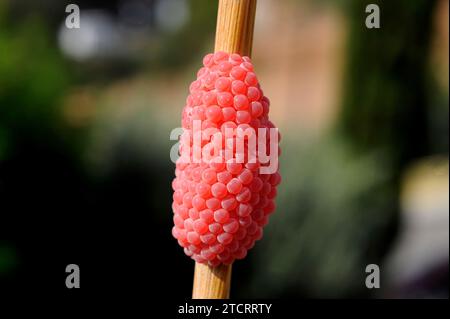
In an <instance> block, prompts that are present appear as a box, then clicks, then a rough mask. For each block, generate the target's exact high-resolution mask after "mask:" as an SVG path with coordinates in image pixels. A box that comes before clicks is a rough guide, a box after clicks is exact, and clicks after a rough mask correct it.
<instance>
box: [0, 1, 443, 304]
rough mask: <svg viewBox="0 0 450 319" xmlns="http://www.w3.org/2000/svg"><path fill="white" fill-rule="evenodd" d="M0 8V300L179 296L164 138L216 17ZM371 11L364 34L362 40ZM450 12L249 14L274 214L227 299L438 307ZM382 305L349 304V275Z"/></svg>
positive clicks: (201, 11) (331, 6)
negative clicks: (375, 24) (273, 155)
mask: <svg viewBox="0 0 450 319" xmlns="http://www.w3.org/2000/svg"><path fill="white" fill-rule="evenodd" d="M69 3H70V2H69V1H61V0H39V1H25V0H14V1H10V0H0V233H1V235H2V237H3V238H16V239H1V240H0V290H14V289H20V290H22V291H24V290H33V289H42V288H47V289H48V291H54V290H55V289H59V290H63V289H64V288H65V286H64V279H65V275H66V274H65V272H64V270H65V266H66V265H67V264H69V263H77V264H79V265H80V269H81V274H82V275H81V277H82V278H83V279H81V282H82V284H81V285H82V286H83V287H84V289H83V290H87V291H88V292H89V291H101V292H105V291H108V292H111V293H118V294H120V293H124V292H125V291H127V292H135V291H137V290H138V289H140V290H143V291H145V294H151V293H152V292H151V291H152V289H151V287H158V295H157V296H158V297H162V298H164V297H169V296H170V297H171V298H172V297H178V298H187V297H189V296H190V292H191V285H192V274H193V262H192V261H191V260H190V259H189V258H187V257H185V256H184V254H183V252H182V249H180V248H179V247H178V244H177V243H176V241H175V240H174V239H173V238H172V236H171V227H172V213H171V208H170V207H171V196H172V190H171V186H170V185H171V180H172V178H173V176H174V164H173V163H172V162H171V161H170V158H169V151H170V148H171V147H172V145H173V143H174V141H170V140H169V133H170V131H171V130H172V129H173V128H175V127H178V126H180V118H181V116H180V115H181V110H182V107H183V106H184V102H185V98H186V96H187V93H188V85H189V83H190V82H191V81H192V80H193V79H194V76H195V72H196V70H197V69H198V68H199V67H200V65H201V61H202V57H203V56H204V55H205V54H206V53H208V52H211V51H212V50H213V43H214V33H215V20H216V13H217V1H208V0H126V1H125V0H120V1H116V0H110V1H84V0H78V1H76V2H75V3H76V4H78V5H79V7H80V9H81V22H80V23H81V28H80V29H68V28H66V27H65V19H66V17H67V15H68V13H66V12H65V8H66V5H67V4H69ZM369 3H376V4H378V5H379V7H380V10H381V28H380V29H367V28H366V27H365V19H366V17H367V15H368V13H366V12H365V8H366V6H367V5H368V4H369ZM448 13H449V2H448V0H414V1H411V0H408V1H406V0H396V1H388V0H384V1H375V0H373V1H362V0H340V1H331V0H321V1H313V0H297V1H294V0H285V1H275V0H258V7H257V16H256V25H255V35H254V48H253V61H254V64H255V67H256V71H257V74H258V76H259V80H260V82H261V83H262V87H263V89H264V92H265V94H266V95H267V96H268V97H269V98H270V99H271V111H270V116H271V117H272V120H273V121H274V122H275V123H276V124H277V125H278V127H279V129H280V131H281V133H282V136H283V140H282V149H283V154H282V157H281V159H280V160H281V174H282V176H283V182H282V184H281V185H280V187H279V195H278V198H277V212H276V213H275V214H274V215H273V217H272V218H271V221H270V223H269V225H268V226H267V227H266V229H265V235H264V239H263V240H262V241H260V242H258V244H257V245H256V246H255V248H254V249H253V250H252V251H251V252H250V253H249V256H248V257H247V258H246V259H245V260H243V261H239V262H237V263H235V265H234V267H233V282H232V296H233V297H236V298H237V297H248V298H259V297H261V298H283V297H286V298H347V297H357V298H448V263H449V183H448V182H449V179H448V178H449V167H448V137H449V136H448V134H449V131H448V119H449V100H448V97H449V90H448V88H449V82H448V79H449V64H448V54H449V20H448V19H449V17H448ZM368 264H377V265H379V266H380V270H381V288H380V289H372V290H369V289H367V288H366V286H365V278H366V276H367V274H366V272H365V268H366V265H368Z"/></svg>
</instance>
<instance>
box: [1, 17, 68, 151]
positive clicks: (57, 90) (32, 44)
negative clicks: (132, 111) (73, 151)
mask: <svg viewBox="0 0 450 319" xmlns="http://www.w3.org/2000/svg"><path fill="white" fill-rule="evenodd" d="M68 83H69V75H68V72H67V70H66V68H65V64H64V61H63V60H62V57H61V56H60V55H59V53H58V51H57V49H56V47H55V45H54V44H53V43H52V42H51V41H50V40H49V32H48V30H47V29H46V27H45V25H44V24H43V23H42V21H41V20H40V19H38V18H35V17H30V18H28V19H26V20H25V21H23V22H21V23H20V24H18V25H13V24H11V23H8V17H7V16H6V14H5V10H4V9H3V10H0V158H5V157H6V156H7V152H8V150H9V151H12V150H13V149H14V147H15V144H16V143H17V140H16V139H18V138H20V136H23V135H24V132H33V135H34V137H35V138H42V137H44V136H49V134H54V130H55V129H57V127H58V116H59V113H60V110H59V105H60V102H61V98H62V96H63V95H64V94H65V93H66V89H67V86H68ZM21 132H22V133H21Z"/></svg>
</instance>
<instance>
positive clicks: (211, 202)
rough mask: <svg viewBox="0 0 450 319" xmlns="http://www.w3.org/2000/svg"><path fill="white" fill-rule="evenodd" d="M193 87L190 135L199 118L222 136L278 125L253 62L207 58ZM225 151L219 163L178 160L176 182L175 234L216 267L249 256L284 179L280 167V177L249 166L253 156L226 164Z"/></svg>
mask: <svg viewBox="0 0 450 319" xmlns="http://www.w3.org/2000/svg"><path fill="white" fill-rule="evenodd" d="M189 90H190V94H189V96H188V98H187V100H186V106H185V107H184V109H183V114H182V126H183V129H184V130H185V131H187V132H191V131H192V127H193V124H192V123H193V121H194V120H197V121H200V123H201V128H202V129H207V128H215V129H217V130H219V131H221V132H224V130H225V129H226V128H232V129H238V128H239V129H243V130H245V129H246V128H253V129H254V131H255V134H258V128H265V129H266V128H275V126H274V124H273V123H272V122H271V121H270V120H269V119H268V113H269V100H268V98H267V97H265V96H264V94H263V92H262V90H261V88H260V85H259V83H258V79H257V77H256V75H255V73H254V70H253V65H252V63H251V60H250V58H249V57H245V56H244V57H242V56H240V55H239V54H227V53H225V52H216V53H214V54H208V55H206V56H205V57H204V59H203V67H202V68H201V69H200V70H199V71H198V73H197V79H196V80H195V81H193V82H192V84H191V85H190V88H189ZM224 140H226V138H224ZM211 142H212V139H211V137H209V138H206V139H205V138H203V139H202V143H201V147H202V148H205V147H207V146H208V145H209V144H211ZM267 143H268V142H267ZM192 144H193V139H192V138H184V139H183V138H181V139H180V150H182V149H183V147H187V146H190V147H192ZM224 145H226V143H224ZM223 148H224V149H225V148H226V146H224V147H223ZM245 150H246V151H247V146H246V148H245ZM277 151H278V153H279V150H277ZM220 154H221V155H220V156H221V159H222V160H219V161H217V160H203V161H201V162H200V163H194V162H190V163H186V162H182V161H180V160H179V161H177V163H176V170H175V175H176V177H175V179H174V180H173V182H172V188H173V190H174V194H173V204H172V208H173V212H174V215H173V221H174V224H175V225H174V227H173V229H172V234H173V236H174V237H175V238H176V239H177V240H178V243H179V244H180V245H181V246H182V247H183V248H184V252H185V253H186V255H188V256H190V257H191V258H193V259H194V260H195V261H196V262H200V263H208V264H209V265H211V266H217V265H219V264H221V263H223V264H230V263H232V262H233V261H234V260H235V259H242V258H244V257H245V256H246V255H247V251H248V250H249V249H251V248H252V247H253V246H254V244H255V242H256V241H257V240H259V239H261V238H262V235H263V227H264V226H265V225H266V224H267V222H268V218H269V215H270V214H271V213H273V212H274V210H275V202H274V200H275V197H276V195H277V185H278V184H279V183H280V181H281V177H280V174H279V173H278V166H277V168H276V171H275V172H274V173H271V174H262V173H261V172H260V167H261V163H260V161H259V160H257V161H256V162H250V161H248V157H247V156H244V157H243V158H245V160H243V161H238V160H237V158H238V157H237V156H236V158H233V159H228V160H225V159H224V155H223V154H224V153H223V152H221V153H220ZM277 155H278V154H277Z"/></svg>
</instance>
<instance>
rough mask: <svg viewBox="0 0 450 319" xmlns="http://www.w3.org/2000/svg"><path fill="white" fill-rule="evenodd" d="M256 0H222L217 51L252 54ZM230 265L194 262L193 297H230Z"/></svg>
mask: <svg viewBox="0 0 450 319" xmlns="http://www.w3.org/2000/svg"><path fill="white" fill-rule="evenodd" d="M255 12H256V0H219V8H218V12H217V28H216V43H215V48H214V50H215V51H225V52H228V53H239V54H240V55H246V56H251V53H252V42H253V27H254V24H255ZM230 282H231V265H220V266H218V267H210V266H208V265H204V264H200V263H195V272H194V286H193V291H192V298H193V299H228V298H229V297H230Z"/></svg>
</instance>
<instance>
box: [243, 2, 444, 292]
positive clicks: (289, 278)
mask: <svg viewBox="0 0 450 319" xmlns="http://www.w3.org/2000/svg"><path fill="white" fill-rule="evenodd" d="M371 3H376V4H378V5H379V6H380V9H381V28H380V29H367V28H366V26H365V19H366V16H367V13H365V7H366V5H367V4H368V3H367V2H366V1H362V0H352V1H343V2H342V4H343V6H342V8H343V10H344V11H345V13H347V14H348V21H349V42H348V51H347V58H346V60H347V72H346V83H345V87H344V100H343V111H342V115H341V119H340V121H338V125H337V126H338V127H337V130H335V131H334V132H332V135H331V136H327V137H325V138H323V139H321V140H314V141H300V142H299V141H298V140H295V139H292V138H289V137H285V138H284V140H283V145H282V148H283V156H282V157H281V159H280V162H281V173H282V176H283V177H284V180H283V182H282V184H281V185H280V189H279V196H278V198H277V206H278V209H277V212H276V217H275V216H274V217H273V219H272V220H271V222H270V223H269V225H268V227H267V229H266V230H265V231H266V233H267V234H266V236H267V238H266V237H265V240H263V241H262V242H261V243H258V244H257V245H256V247H255V255H252V254H250V260H252V261H253V263H252V264H253V266H254V268H253V269H252V270H251V271H249V283H248V286H245V284H243V285H244V286H245V287H247V288H248V289H245V290H241V293H242V295H241V296H245V295H248V294H252V295H258V296H264V297H300V296H303V297H340V298H342V297H349V296H352V297H356V296H357V297H362V296H369V295H370V294H371V293H373V291H370V290H368V289H367V288H366V287H365V284H364V282H365V276H366V273H365V267H366V265H367V264H370V263H377V264H381V262H382V258H383V256H384V254H385V253H386V252H387V251H388V249H389V245H390V243H391V242H392V239H393V236H394V235H395V232H396V227H397V224H398V221H397V219H398V212H399V184H400V177H401V174H402V172H403V169H404V168H405V166H406V165H408V163H410V162H411V161H412V160H413V159H415V158H417V157H420V156H424V155H427V154H430V152H431V151H432V149H431V145H432V144H431V140H432V138H431V137H432V136H433V135H432V134H431V133H432V132H431V128H432V127H433V125H432V124H431V123H430V117H429V115H430V101H431V99H430V94H431V95H432V94H434V93H435V92H434V91H433V90H430V88H432V87H433V86H432V85H430V80H431V78H430V76H429V73H428V72H429V65H428V62H429V61H428V53H429V49H430V38H431V25H432V23H431V22H432V13H433V8H434V6H435V1H429V0H416V1H406V0H401V1H372V2H371ZM441 106H442V105H441ZM442 110H443V112H441V114H445V112H446V111H445V110H446V108H445V107H442ZM447 112H448V111H447ZM443 116H444V115H443ZM444 122H445V121H444ZM433 124H434V123H433ZM447 125H448V124H447ZM441 138H443V139H446V138H448V137H441ZM447 144H448V143H447ZM440 145H444V147H443V149H444V150H445V143H441V144H440ZM441 147H442V146H441ZM441 149H442V148H441ZM293 176H295V178H292V177H293ZM239 269H240V268H239V264H238V265H236V267H235V270H236V271H239ZM238 291H239V290H238Z"/></svg>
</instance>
